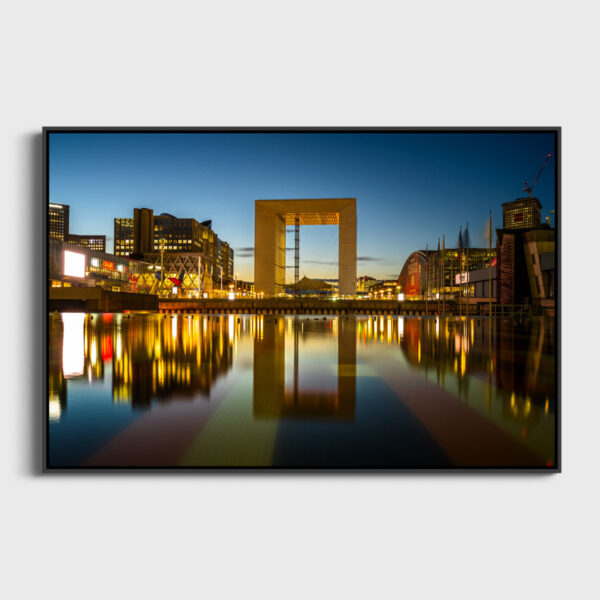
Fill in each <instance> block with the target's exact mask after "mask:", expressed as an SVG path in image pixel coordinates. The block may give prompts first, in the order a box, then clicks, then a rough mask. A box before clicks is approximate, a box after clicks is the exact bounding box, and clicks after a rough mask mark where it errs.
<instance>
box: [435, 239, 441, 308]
mask: <svg viewBox="0 0 600 600" xmlns="http://www.w3.org/2000/svg"><path fill="white" fill-rule="evenodd" d="M436 265H437V301H438V309H437V313H438V317H439V316H440V238H438V251H437V260H436Z"/></svg>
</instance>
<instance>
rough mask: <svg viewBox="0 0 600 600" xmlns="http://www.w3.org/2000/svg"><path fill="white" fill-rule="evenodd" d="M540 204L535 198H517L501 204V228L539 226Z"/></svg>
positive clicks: (532, 227) (530, 227) (531, 227)
mask: <svg viewBox="0 0 600 600" xmlns="http://www.w3.org/2000/svg"><path fill="white" fill-rule="evenodd" d="M541 209H542V205H541V203H540V201H539V200H538V199H537V198H517V199H516V200H513V201H512V202H505V203H504V204H503V205H502V228H503V229H534V228H536V227H539V226H540V222H541V217H540V211H541Z"/></svg>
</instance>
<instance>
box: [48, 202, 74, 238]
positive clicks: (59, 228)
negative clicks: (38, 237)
mask: <svg viewBox="0 0 600 600" xmlns="http://www.w3.org/2000/svg"><path fill="white" fill-rule="evenodd" d="M68 235H69V205H68V204H55V203H50V204H48V236H49V237H51V238H54V239H56V240H60V241H61V242H62V241H64V240H65V239H66V238H67V236H68Z"/></svg>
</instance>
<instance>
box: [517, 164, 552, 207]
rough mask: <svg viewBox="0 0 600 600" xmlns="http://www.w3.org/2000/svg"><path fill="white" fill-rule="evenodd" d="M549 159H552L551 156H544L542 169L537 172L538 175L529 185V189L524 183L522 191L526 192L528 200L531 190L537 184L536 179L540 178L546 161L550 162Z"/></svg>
mask: <svg viewBox="0 0 600 600" xmlns="http://www.w3.org/2000/svg"><path fill="white" fill-rule="evenodd" d="M551 157H552V154H547V155H546V160H545V161H544V164H543V165H542V168H541V169H540V170H539V171H538V174H537V175H536V177H535V180H534V182H533V184H532V185H531V187H529V185H528V184H527V182H525V187H524V188H523V191H524V192H527V197H528V198H531V192H533V188H534V187H535V184H536V183H537V182H538V179H539V178H540V176H541V174H542V171H543V170H544V169H545V168H546V165H547V164H548V161H549V160H550V158H551Z"/></svg>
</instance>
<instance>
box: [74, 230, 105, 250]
mask: <svg viewBox="0 0 600 600" xmlns="http://www.w3.org/2000/svg"><path fill="white" fill-rule="evenodd" d="M65 242H67V243H68V244H73V245H74V246H79V247H80V248H89V249H90V250H98V252H106V236H105V235H76V234H74V233H70V234H69V235H68V236H67V237H66V239H65Z"/></svg>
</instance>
